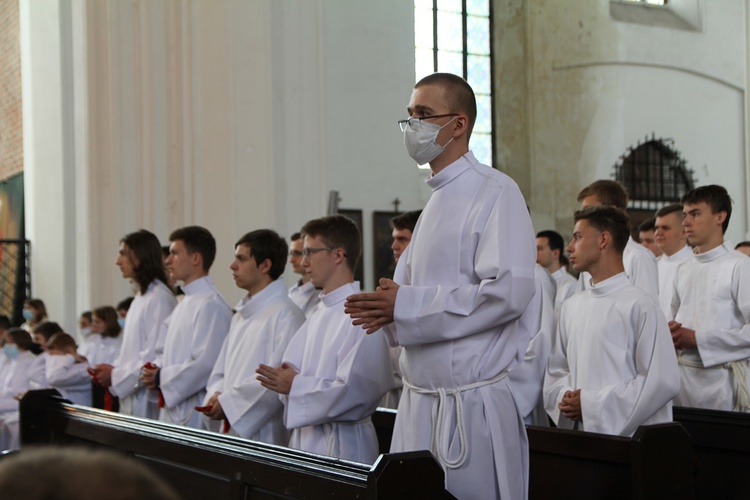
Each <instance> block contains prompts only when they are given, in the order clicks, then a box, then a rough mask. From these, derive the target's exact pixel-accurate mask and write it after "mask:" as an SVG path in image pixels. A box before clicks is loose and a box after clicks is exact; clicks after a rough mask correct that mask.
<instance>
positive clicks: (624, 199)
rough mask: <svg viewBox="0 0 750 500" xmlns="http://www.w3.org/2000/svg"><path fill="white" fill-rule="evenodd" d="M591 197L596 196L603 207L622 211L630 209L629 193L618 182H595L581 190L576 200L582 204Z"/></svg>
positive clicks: (604, 180) (605, 180) (602, 180)
mask: <svg viewBox="0 0 750 500" xmlns="http://www.w3.org/2000/svg"><path fill="white" fill-rule="evenodd" d="M589 196H596V199H598V200H599V201H600V202H601V204H602V205H606V206H610V207H617V208H620V209H622V210H627V208H628V192H627V191H625V188H624V187H622V184H620V183H619V182H617V181H610V180H607V179H600V180H598V181H594V182H592V183H591V184H589V185H588V186H586V187H585V188H583V189H581V191H580V192H579V193H578V197H577V198H576V200H578V202H581V201H583V200H584V198H588V197H589Z"/></svg>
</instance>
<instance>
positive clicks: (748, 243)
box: [734, 241, 750, 250]
mask: <svg viewBox="0 0 750 500" xmlns="http://www.w3.org/2000/svg"><path fill="white" fill-rule="evenodd" d="M742 247H750V241H740V242H739V243H737V244H736V245H735V246H734V249H735V250H737V249H738V248H742Z"/></svg>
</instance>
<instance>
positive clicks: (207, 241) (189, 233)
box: [169, 226, 216, 272]
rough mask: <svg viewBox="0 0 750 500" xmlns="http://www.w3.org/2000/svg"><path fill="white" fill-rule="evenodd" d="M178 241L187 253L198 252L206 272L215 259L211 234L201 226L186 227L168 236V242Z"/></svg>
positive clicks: (213, 240)
mask: <svg viewBox="0 0 750 500" xmlns="http://www.w3.org/2000/svg"><path fill="white" fill-rule="evenodd" d="M177 240H180V241H181V242H182V243H183V244H184V245H185V249H186V250H187V251H188V253H190V254H193V253H196V252H198V253H199V254H201V257H202V258H203V270H204V271H206V272H208V270H209V269H211V266H212V265H213V263H214V259H215V258H216V239H215V238H214V236H213V235H212V234H211V232H210V231H209V230H208V229H206V228H205V227H201V226H186V227H181V228H180V229H175V230H174V231H172V234H170V235H169V241H177Z"/></svg>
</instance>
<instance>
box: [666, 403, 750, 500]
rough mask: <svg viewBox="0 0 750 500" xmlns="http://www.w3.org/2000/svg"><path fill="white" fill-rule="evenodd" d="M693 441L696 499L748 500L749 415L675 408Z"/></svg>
mask: <svg viewBox="0 0 750 500" xmlns="http://www.w3.org/2000/svg"><path fill="white" fill-rule="evenodd" d="M673 414H674V420H675V421H676V422H679V423H680V424H682V426H683V427H684V428H685V430H687V432H688V434H690V437H691V438H692V441H693V456H694V465H695V494H696V497H697V498H750V415H748V414H747V413H734V412H728V411H715V410H699V409H697V408H680V407H675V408H674V410H673Z"/></svg>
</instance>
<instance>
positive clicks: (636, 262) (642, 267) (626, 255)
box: [578, 237, 659, 303]
mask: <svg viewBox="0 0 750 500" xmlns="http://www.w3.org/2000/svg"><path fill="white" fill-rule="evenodd" d="M622 264H623V266H624V267H625V274H627V275H628V278H629V279H630V282H631V283H632V284H634V285H635V286H637V287H638V288H640V289H641V290H643V291H644V292H646V293H648V294H649V295H650V296H651V298H652V299H654V300H655V301H656V302H657V303H658V302H659V270H658V268H657V266H656V257H654V254H653V253H652V252H651V250H649V249H648V248H646V247H644V246H643V245H641V244H640V243H636V242H635V240H634V239H633V238H632V237H630V238H628V244H627V245H626V246H625V250H624V251H623V252H622ZM589 288H591V275H590V274H589V273H587V272H586V271H584V272H582V273H581V274H580V275H579V276H578V291H579V292H580V291H583V290H588V289H589Z"/></svg>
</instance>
